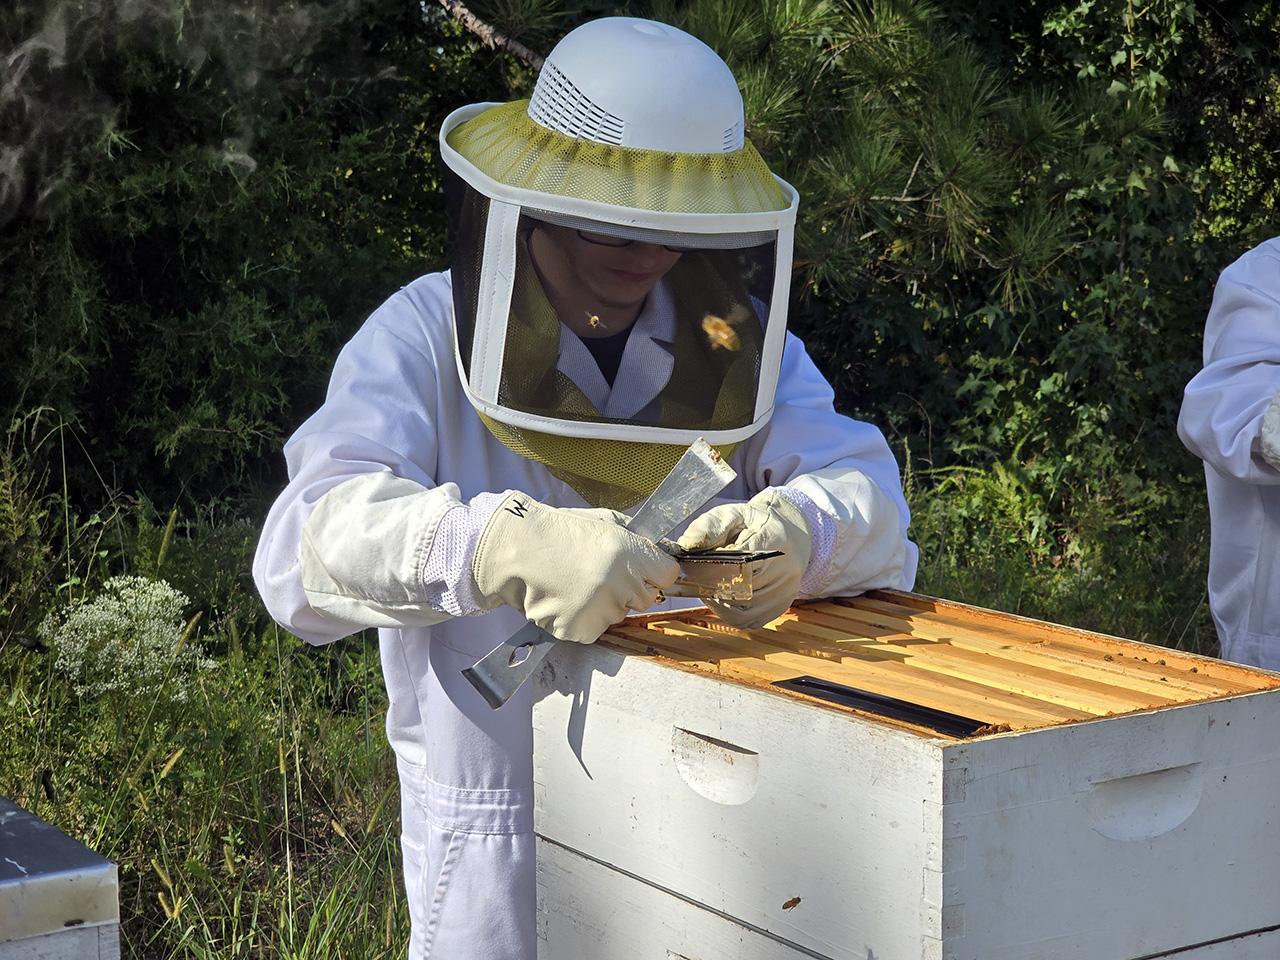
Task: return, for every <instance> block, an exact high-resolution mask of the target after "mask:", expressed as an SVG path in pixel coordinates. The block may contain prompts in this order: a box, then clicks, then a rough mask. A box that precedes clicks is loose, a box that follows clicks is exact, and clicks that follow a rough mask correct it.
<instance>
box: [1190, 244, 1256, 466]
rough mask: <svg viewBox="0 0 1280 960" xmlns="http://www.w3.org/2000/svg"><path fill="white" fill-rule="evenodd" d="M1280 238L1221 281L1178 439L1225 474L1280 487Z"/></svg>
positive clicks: (1224, 274)
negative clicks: (1277, 465) (1200, 361)
mask: <svg viewBox="0 0 1280 960" xmlns="http://www.w3.org/2000/svg"><path fill="white" fill-rule="evenodd" d="M1278 393H1280V241H1277V240H1272V241H1268V242H1267V243H1265V244H1263V245H1262V246H1260V247H1257V248H1255V249H1254V250H1251V251H1249V252H1248V253H1246V254H1245V255H1244V256H1242V257H1241V258H1240V259H1239V260H1237V261H1235V262H1234V263H1232V264H1231V265H1230V266H1228V267H1227V268H1226V269H1225V270H1224V271H1223V272H1222V275H1221V276H1220V277H1219V278H1218V283H1217V285H1216V286H1215V288H1214V292H1213V303H1212V306H1211V307H1210V309H1209V316H1208V319H1207V320H1206V321H1205V334H1204V367H1203V369H1202V370H1201V371H1200V372H1199V373H1197V374H1196V375H1195V376H1194V377H1193V378H1192V379H1191V382H1190V383H1188V384H1187V387H1186V390H1185V391H1184V393H1183V399H1182V410H1181V413H1180V415H1179V417H1178V436H1179V437H1180V438H1181V439H1182V442H1183V443H1184V444H1185V445H1186V446H1187V448H1188V449H1189V450H1191V452H1192V453H1194V454H1196V456H1198V457H1200V459H1201V460H1203V461H1205V463H1207V464H1208V465H1209V466H1210V467H1212V468H1213V469H1214V470H1215V471H1217V472H1218V473H1219V474H1221V475H1222V476H1224V477H1232V478H1235V479H1237V480H1240V481H1243V482H1245V483H1257V484H1280V469H1277V467H1276V463H1278V462H1280V401H1277V399H1276V398H1277V394H1278Z"/></svg>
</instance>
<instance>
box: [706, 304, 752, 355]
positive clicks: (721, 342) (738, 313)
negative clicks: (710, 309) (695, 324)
mask: <svg viewBox="0 0 1280 960" xmlns="http://www.w3.org/2000/svg"><path fill="white" fill-rule="evenodd" d="M747 316H749V314H748V313H747V310H746V308H745V307H743V306H742V304H740V303H735V304H734V305H733V309H732V310H730V311H729V316H728V317H717V316H716V315H715V314H714V313H708V314H707V315H706V316H705V317H703V318H702V332H703V333H705V334H706V335H707V340H709V341H710V342H711V349H712V350H717V349H719V348H721V347H723V348H724V349H726V350H728V351H730V352H731V353H732V352H733V351H736V350H741V349H742V341H741V340H740V339H738V331H737V330H735V329H733V328H734V326H735V325H737V324H739V323H741V322H742V321H743V320H745V319H746V318H747Z"/></svg>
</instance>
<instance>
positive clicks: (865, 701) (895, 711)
mask: <svg viewBox="0 0 1280 960" xmlns="http://www.w3.org/2000/svg"><path fill="white" fill-rule="evenodd" d="M773 686H775V687H783V688H784V689H787V690H794V691H795V692H796V693H803V694H807V695H808V696H810V697H818V698H819V699H821V700H827V701H830V702H831V703H838V704H840V705H841V706H844V707H853V708H854V709H855V710H863V711H865V712H867V713H874V714H878V715H879V716H882V717H889V718H891V719H893V720H903V721H906V722H907V723H914V724H915V725H916V726H919V727H928V728H929V729H930V730H936V731H938V733H942V734H946V735H947V736H949V737H971V736H973V735H974V734H975V733H977V732H978V731H979V730H981V729H982V728H983V727H985V726H987V724H985V723H983V722H982V721H981V720H974V719H972V718H970V717H962V716H960V715H959V714H956V713H947V712H945V711H943V710H935V709H933V708H932V707H923V706H921V705H920V704H918V703H912V702H911V701H909V700H899V699H897V698H896V697H886V696H884V695H883V694H880V693H871V692H870V691H869V690H859V689H857V688H856V687H846V686H844V685H843V684H840V683H832V682H831V681H830V680H822V679H820V678H818V677H792V678H791V679H790V680H775V681H774V683H773Z"/></svg>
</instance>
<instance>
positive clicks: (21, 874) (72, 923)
mask: <svg viewBox="0 0 1280 960" xmlns="http://www.w3.org/2000/svg"><path fill="white" fill-rule="evenodd" d="M119 956H120V899H119V892H118V887H117V881H116V865H115V864H114V863H112V862H110V861H109V860H106V859H104V858H102V857H100V856H99V855H98V854H96V853H94V852H93V851H92V850H90V849H89V848H88V847H86V846H85V845H84V844H82V843H80V842H79V841H78V840H73V839H72V838H71V837H68V836H67V835H66V834H65V833H63V832H62V831H60V830H58V829H57V828H56V827H54V826H52V825H51V824H48V823H45V822H44V821H43V820H41V819H40V818H39V817H36V816H34V815H33V814H31V813H29V812H27V811H26V810H24V809H22V807H19V806H18V805H17V804H15V803H12V802H11V801H9V800H7V799H5V798H4V797H0V960H118V958H119Z"/></svg>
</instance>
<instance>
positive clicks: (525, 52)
mask: <svg viewBox="0 0 1280 960" xmlns="http://www.w3.org/2000/svg"><path fill="white" fill-rule="evenodd" d="M440 6H442V7H444V8H445V10H447V11H448V12H449V15H450V16H451V17H453V18H454V19H456V20H458V21H460V22H461V23H462V25H463V26H464V27H466V28H467V29H468V30H470V31H471V32H472V33H474V34H475V35H476V36H477V37H479V38H480V39H481V40H483V41H484V43H485V46H487V47H490V48H491V49H494V50H505V51H507V53H510V54H512V55H514V56H517V57H519V58H520V59H521V60H523V61H524V62H525V63H527V64H529V66H531V67H533V69H535V70H541V69H542V57H540V56H538V55H537V54H536V53H534V52H533V51H532V50H530V49H529V48H528V47H526V46H525V45H524V44H523V43H520V42H519V41H518V40H512V39H511V38H510V37H508V36H504V35H503V34H501V33H499V32H498V31H497V30H495V29H493V27H491V26H490V25H489V24H487V23H485V22H484V21H483V20H481V19H480V18H479V17H477V16H476V15H475V14H474V13H472V12H471V11H470V10H468V9H467V8H466V7H465V6H463V5H462V4H461V3H459V2H458V0H440Z"/></svg>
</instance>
